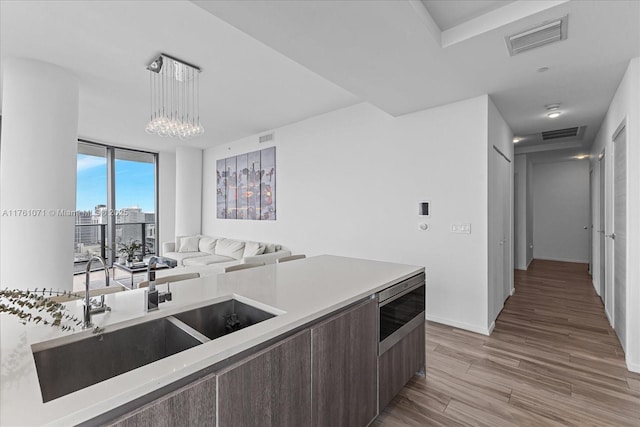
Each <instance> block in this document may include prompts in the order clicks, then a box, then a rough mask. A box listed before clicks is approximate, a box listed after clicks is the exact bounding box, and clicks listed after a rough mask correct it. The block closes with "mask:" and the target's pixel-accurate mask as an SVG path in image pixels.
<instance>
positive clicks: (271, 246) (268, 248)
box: [263, 243, 276, 254]
mask: <svg viewBox="0 0 640 427" xmlns="http://www.w3.org/2000/svg"><path fill="white" fill-rule="evenodd" d="M263 245H264V253H265V254H272V253H274V252H275V251H276V244H275V243H263Z"/></svg>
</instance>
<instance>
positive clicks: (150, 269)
mask: <svg viewBox="0 0 640 427" xmlns="http://www.w3.org/2000/svg"><path fill="white" fill-rule="evenodd" d="M158 261H160V260H159V259H158V257H157V256H152V257H151V258H149V262H148V265H147V280H148V281H149V284H151V282H155V281H156V271H155V270H156V267H157V265H158ZM154 285H155V283H154Z"/></svg>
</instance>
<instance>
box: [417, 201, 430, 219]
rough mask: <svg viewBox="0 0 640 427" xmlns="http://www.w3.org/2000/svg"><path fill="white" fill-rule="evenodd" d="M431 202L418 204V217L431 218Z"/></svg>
mask: <svg viewBox="0 0 640 427" xmlns="http://www.w3.org/2000/svg"><path fill="white" fill-rule="evenodd" d="M430 204H431V202H428V201H426V202H418V215H420V216H429V205H430Z"/></svg>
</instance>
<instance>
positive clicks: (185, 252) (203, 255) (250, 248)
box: [158, 235, 291, 276]
mask: <svg viewBox="0 0 640 427" xmlns="http://www.w3.org/2000/svg"><path fill="white" fill-rule="evenodd" d="M289 255H291V251H289V250H287V249H286V248H283V247H282V246H281V245H278V244H275V243H261V242H252V241H243V240H235V239H227V238H224V237H212V236H202V235H196V236H176V240H175V242H166V243H163V244H162V256H165V257H167V258H171V259H175V260H176V261H177V262H178V268H179V269H180V273H184V272H189V273H191V272H198V273H201V274H207V273H210V274H214V273H218V272H222V271H223V269H224V267H226V266H229V265H235V264H248V263H261V262H264V263H265V264H273V263H275V262H276V260H277V259H278V258H281V257H284V256H289ZM187 270H188V271H187ZM160 272H162V274H160V276H163V275H166V274H177V272H176V271H175V270H173V272H171V270H164V271H163V270H159V271H158V273H160Z"/></svg>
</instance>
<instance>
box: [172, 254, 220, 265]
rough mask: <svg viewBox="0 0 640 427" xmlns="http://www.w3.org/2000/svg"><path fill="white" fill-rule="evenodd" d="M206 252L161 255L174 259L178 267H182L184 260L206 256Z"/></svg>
mask: <svg viewBox="0 0 640 427" xmlns="http://www.w3.org/2000/svg"><path fill="white" fill-rule="evenodd" d="M207 255H209V254H207V253H206V252H167V253H165V254H163V256H165V257H167V258H171V259H175V260H176V261H177V262H178V265H184V260H186V259H189V258H198V257H203V256H207Z"/></svg>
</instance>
